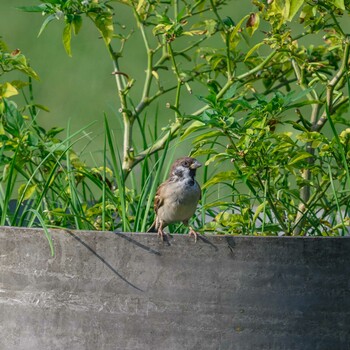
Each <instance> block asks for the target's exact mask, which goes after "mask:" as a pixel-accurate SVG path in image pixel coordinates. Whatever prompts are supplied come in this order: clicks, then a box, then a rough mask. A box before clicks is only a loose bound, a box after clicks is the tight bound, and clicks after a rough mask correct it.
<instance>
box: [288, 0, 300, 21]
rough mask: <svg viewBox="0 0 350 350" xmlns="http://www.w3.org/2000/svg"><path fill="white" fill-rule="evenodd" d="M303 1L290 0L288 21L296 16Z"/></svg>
mask: <svg viewBox="0 0 350 350" xmlns="http://www.w3.org/2000/svg"><path fill="white" fill-rule="evenodd" d="M303 3H304V0H290V9H289V15H288V21H291V20H292V19H293V17H294V16H295V15H296V13H297V12H298V10H299V9H300V7H301V6H302V5H303Z"/></svg>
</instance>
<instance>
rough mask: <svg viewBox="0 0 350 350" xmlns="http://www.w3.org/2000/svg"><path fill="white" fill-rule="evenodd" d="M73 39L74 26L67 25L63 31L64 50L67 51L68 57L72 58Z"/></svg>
mask: <svg viewBox="0 0 350 350" xmlns="http://www.w3.org/2000/svg"><path fill="white" fill-rule="evenodd" d="M71 39H72V24H71V23H66V25H65V27H64V29H63V36H62V41H63V46H64V49H65V50H66V52H67V55H68V56H70V57H71V56H72V50H71V45H70V42H71Z"/></svg>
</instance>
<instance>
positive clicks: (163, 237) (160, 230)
mask: <svg viewBox="0 0 350 350" xmlns="http://www.w3.org/2000/svg"><path fill="white" fill-rule="evenodd" d="M158 237H159V238H161V239H162V241H164V240H165V237H166V233H165V232H164V231H163V230H162V229H159V230H158Z"/></svg>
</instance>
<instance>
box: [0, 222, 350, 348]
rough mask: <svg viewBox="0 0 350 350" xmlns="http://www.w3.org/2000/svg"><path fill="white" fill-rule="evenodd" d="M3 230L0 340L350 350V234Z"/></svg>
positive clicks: (11, 343) (6, 344)
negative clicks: (163, 237) (165, 237)
mask: <svg viewBox="0 0 350 350" xmlns="http://www.w3.org/2000/svg"><path fill="white" fill-rule="evenodd" d="M51 233H52V237H53V240H54V245H55V256H54V257H51V256H50V251H49V247H48V243H47V241H46V238H45V236H44V233H43V231H41V230H35V229H13V228H0V349H1V350H56V349H57V350H62V349H67V350H80V349H84V350H85V349H87V350H90V349H91V350H110V349H111V350H112V349H113V350H115V349H123V350H124V349H125V350H127V349H130V350H131V349H132V350H136V349H137V350H141V349H142V350H145V349H146V350H147V349H164V350H175V349H176V350H180V349H181V350H182V349H198V350H202V349H203V350H205V349H215V350H216V349H221V350H224V349H234V350H253V349H254V350H264V349H276V350H283V349H288V350H292V349H294V350H308V349H310V350H321V349H322V350H323V349H324V350H346V349H350V292H349V291H350V238H331V239H330V238H273V237H270V238H264V237H218V236H208V237H207V238H206V240H205V241H203V240H199V241H198V242H197V243H194V242H193V238H192V239H190V238H189V237H187V236H178V235H174V236H173V238H172V239H171V240H170V243H171V245H170V246H169V245H167V244H164V243H162V242H160V241H159V240H158V238H157V236H156V235H154V234H115V233H111V232H104V233H101V232H67V231H63V230H52V231H51Z"/></svg>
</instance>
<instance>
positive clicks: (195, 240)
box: [188, 227, 199, 242]
mask: <svg viewBox="0 0 350 350" xmlns="http://www.w3.org/2000/svg"><path fill="white" fill-rule="evenodd" d="M188 234H189V236H190V237H191V236H194V242H197V237H198V235H199V233H198V232H196V231H195V230H194V229H193V228H192V227H190V232H189V233H188Z"/></svg>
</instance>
